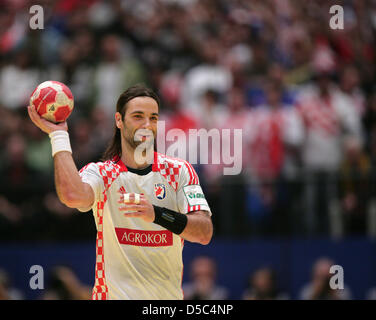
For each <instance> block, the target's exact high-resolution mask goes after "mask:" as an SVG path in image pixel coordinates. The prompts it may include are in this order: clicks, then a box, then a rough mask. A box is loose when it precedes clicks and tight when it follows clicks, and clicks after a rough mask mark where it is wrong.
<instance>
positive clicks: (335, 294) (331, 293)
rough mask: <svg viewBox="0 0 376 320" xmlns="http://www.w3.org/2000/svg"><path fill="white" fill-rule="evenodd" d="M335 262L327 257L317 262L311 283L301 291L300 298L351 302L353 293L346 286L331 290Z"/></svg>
mask: <svg viewBox="0 0 376 320" xmlns="http://www.w3.org/2000/svg"><path fill="white" fill-rule="evenodd" d="M332 265H334V262H333V261H332V260H331V259H329V258H326V257H321V258H319V259H318V260H316V261H315V263H314V265H313V267H312V273H311V281H310V282H309V283H307V284H306V285H304V287H303V288H302V289H301V291H300V294H299V298H300V299H301V300H349V299H351V291H350V289H349V288H347V287H346V285H345V286H344V289H331V288H330V285H329V281H330V277H331V276H332V274H330V273H329V271H330V267H331V266H332Z"/></svg>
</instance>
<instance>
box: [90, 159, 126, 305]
mask: <svg viewBox="0 0 376 320" xmlns="http://www.w3.org/2000/svg"><path fill="white" fill-rule="evenodd" d="M84 168H85V167H84ZM84 168H83V169H84ZM120 172H121V168H120V167H119V166H117V165H114V164H113V162H112V161H106V162H105V163H104V164H103V165H100V166H99V173H100V174H101V176H102V178H103V183H104V191H103V201H98V203H97V222H98V223H97V240H96V263H95V285H94V288H93V294H92V298H93V300H107V299H108V287H107V285H106V277H105V264H104V242H103V240H104V239H103V208H104V205H105V203H106V201H107V194H106V192H107V190H108V189H109V188H110V186H111V184H112V182H113V181H114V180H115V179H116V178H117V177H118V176H119V174H120Z"/></svg>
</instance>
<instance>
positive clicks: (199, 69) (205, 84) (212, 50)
mask: <svg viewBox="0 0 376 320" xmlns="http://www.w3.org/2000/svg"><path fill="white" fill-rule="evenodd" d="M200 45H201V46H202V47H201V54H202V60H203V62H202V63H201V64H199V65H197V66H195V67H193V68H191V69H189V70H188V72H187V73H186V75H185V78H184V87H183V92H182V99H183V100H182V101H183V106H184V108H187V109H188V110H189V112H192V113H193V115H194V116H195V117H196V118H198V119H201V118H202V117H203V110H202V109H201V108H199V106H200V101H201V99H202V97H203V94H205V92H207V91H208V90H213V91H215V92H217V93H218V94H220V95H226V93H227V92H228V91H229V90H230V88H231V87H232V83H233V79H232V74H231V72H230V71H229V70H228V69H227V68H225V67H224V66H223V65H221V64H219V58H220V55H221V46H220V43H219V41H218V40H216V39H215V38H214V37H213V38H212V37H209V38H207V39H204V40H203V41H202V42H201V44H200Z"/></svg>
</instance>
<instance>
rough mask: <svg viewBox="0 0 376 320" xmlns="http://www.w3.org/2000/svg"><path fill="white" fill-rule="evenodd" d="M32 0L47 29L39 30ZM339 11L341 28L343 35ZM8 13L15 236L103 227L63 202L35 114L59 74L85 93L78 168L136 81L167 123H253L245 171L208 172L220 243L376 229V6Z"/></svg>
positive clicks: (2, 36)
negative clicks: (39, 96) (154, 96)
mask: <svg viewBox="0 0 376 320" xmlns="http://www.w3.org/2000/svg"><path fill="white" fill-rule="evenodd" d="M33 4H38V5H40V6H42V8H43V11H44V21H43V22H44V29H43V30H39V29H36V30H33V29H31V28H30V27H29V19H30V17H31V16H32V15H31V14H30V13H29V8H30V7H31V5H33ZM333 4H337V5H341V6H342V7H343V8H344V29H342V30H341V29H331V28H330V26H329V20H330V18H331V14H330V13H329V8H330V6H331V5H333ZM0 5H1V8H2V10H1V11H0V176H1V180H0V239H1V240H22V239H28V240H31V239H35V240H51V239H58V240H66V239H82V238H88V237H93V235H94V234H95V227H94V224H93V223H92V221H91V217H88V215H82V214H78V213H77V212H76V211H75V210H71V209H69V208H66V207H64V206H63V205H61V204H60V203H59V201H58V199H57V197H56V193H55V190H54V185H53V162H52V159H51V154H50V152H51V150H50V143H49V139H48V137H47V136H46V135H45V134H44V133H42V132H40V131H39V129H37V128H36V127H35V126H34V125H33V124H32V123H31V121H30V120H29V119H28V117H27V113H26V106H27V105H28V100H29V97H30V94H31V93H32V92H33V90H34V88H35V87H36V86H37V85H38V84H39V83H40V82H43V81H46V80H57V81H61V82H63V83H65V84H66V85H68V86H69V87H70V89H71V90H72V92H73V94H74V97H75V109H74V112H73V113H72V115H71V117H70V118H69V120H68V125H69V130H70V137H71V144H72V149H73V157H74V159H75V161H76V164H77V167H78V168H80V167H82V166H83V165H85V164H87V163H88V162H90V161H95V162H96V161H99V160H100V157H101V154H102V153H103V151H104V150H105V146H106V144H107V143H108V141H109V139H110V138H111V136H112V132H113V126H114V121H113V114H114V110H115V104H116V100H117V98H118V96H119V95H120V93H121V92H123V91H124V90H125V89H126V88H128V87H129V86H131V85H133V84H136V83H145V84H147V85H148V86H149V87H151V88H153V89H154V90H155V91H156V92H157V93H158V95H159V96H160V97H161V100H162V108H161V110H160V113H161V116H160V119H161V120H163V121H165V122H166V129H167V130H168V129H169V128H179V129H182V130H183V131H184V132H188V130H189V129H192V128H205V129H207V130H210V129H213V128H216V129H236V128H237V129H242V132H243V135H242V152H241V153H235V154H234V155H233V156H234V157H240V158H241V159H242V163H243V170H242V172H241V173H240V174H239V175H223V173H222V172H223V171H222V167H223V165H224V164H219V165H218V164H213V165H210V164H209V165H205V164H202V165H196V166H195V167H196V170H197V171H198V173H199V176H200V182H201V184H202V186H203V188H204V192H205V195H206V196H207V198H208V201H209V204H210V206H211V208H212V211H213V213H214V216H213V222H214V227H215V233H216V235H217V236H229V237H234V236H238V237H241V236H247V237H249V236H295V235H309V236H314V235H332V236H337V237H341V236H345V235H354V234H357V235H371V236H374V235H376V202H375V199H374V198H373V197H374V195H375V172H376V171H375V161H376V152H375V151H376V87H375V80H376V79H375V75H376V70H375V69H376V62H375V48H376V47H375V32H376V1H374V0H357V1H355V0H353V1H351V0H338V1H327V0H315V1H298V0H279V1H273V0H263V1H261V0H258V1H248V0H232V1H227V0H200V1H198V0H143V1H139V0H127V1H121V0H110V1H99V0H83V1H78V0H65V1H58V0H56V1H54V0H43V1H38V3H36V2H35V1H27V0H17V1H6V0H0ZM226 143H227V144H231V141H222V146H224V145H226ZM261 274H262V272H261Z"/></svg>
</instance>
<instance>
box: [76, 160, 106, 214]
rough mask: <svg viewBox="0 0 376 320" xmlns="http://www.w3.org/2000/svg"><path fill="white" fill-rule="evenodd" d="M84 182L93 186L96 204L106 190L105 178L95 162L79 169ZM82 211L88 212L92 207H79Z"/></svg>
mask: <svg viewBox="0 0 376 320" xmlns="http://www.w3.org/2000/svg"><path fill="white" fill-rule="evenodd" d="M79 175H80V177H81V180H82V182H84V183H87V184H89V185H90V186H91V188H92V189H93V191H94V196H95V200H94V204H95V203H96V202H97V201H98V200H99V198H100V195H101V193H102V192H103V190H104V183H103V178H102V176H101V175H100V173H99V168H98V165H97V164H95V163H89V164H88V165H86V166H85V167H83V168H82V169H81V170H80V171H79ZM77 209H78V210H79V211H81V212H86V211H89V210H90V209H91V207H89V208H77Z"/></svg>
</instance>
